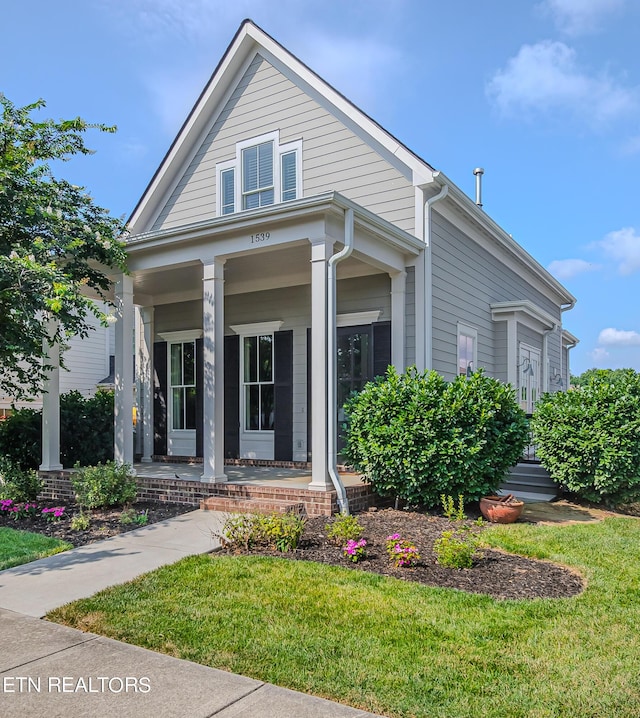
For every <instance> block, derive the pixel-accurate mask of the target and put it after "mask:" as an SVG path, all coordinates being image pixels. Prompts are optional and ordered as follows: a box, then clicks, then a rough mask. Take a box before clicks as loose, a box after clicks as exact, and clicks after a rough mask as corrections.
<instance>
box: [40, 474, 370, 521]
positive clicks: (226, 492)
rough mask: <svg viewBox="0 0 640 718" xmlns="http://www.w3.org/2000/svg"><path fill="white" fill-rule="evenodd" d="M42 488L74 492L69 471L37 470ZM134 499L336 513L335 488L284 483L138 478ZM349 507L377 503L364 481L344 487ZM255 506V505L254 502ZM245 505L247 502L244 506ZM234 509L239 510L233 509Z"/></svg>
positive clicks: (45, 496)
mask: <svg viewBox="0 0 640 718" xmlns="http://www.w3.org/2000/svg"><path fill="white" fill-rule="evenodd" d="M40 476H41V478H42V479H43V480H44V482H45V488H44V489H43V491H42V493H41V494H40V496H39V497H38V498H39V499H40V500H42V501H57V500H63V501H70V500H73V498H74V494H73V490H72V488H71V480H70V476H71V472H70V471H64V470H63V471H48V472H41V473H40ZM137 483H138V500H140V501H170V502H173V503H178V504H189V505H191V506H194V507H197V506H200V503H201V502H203V501H204V500H205V499H208V498H209V497H217V498H221V499H226V500H228V501H226V502H225V503H226V505H227V506H228V507H229V509H230V508H232V507H235V506H238V505H240V506H241V505H242V504H241V503H239V501H238V500H240V501H241V500H243V499H245V500H251V501H255V502H258V503H259V504H260V505H261V507H262V510H263V511H268V510H271V509H270V508H269V505H268V502H269V501H272V502H275V503H274V504H273V510H278V508H277V507H278V506H279V505H280V504H282V505H284V504H303V505H304V510H303V513H304V514H306V515H307V516H331V515H332V514H334V513H337V512H338V502H337V495H336V492H335V491H314V490H312V489H296V488H289V487H285V486H255V485H252V484H240V483H237V484H234V483H224V484H207V483H203V482H201V481H185V480H183V479H154V478H147V477H138V478H137ZM346 492H347V498H348V499H349V509H350V511H351V512H352V513H358V512H361V511H366V510H367V509H368V508H369V507H371V506H376V505H380V503H379V499H377V497H376V496H375V495H374V494H373V492H372V490H371V487H370V486H369V485H368V484H362V485H358V486H347V487H346ZM254 505H255V504H254ZM248 506H249V505H248ZM236 510H241V509H239V508H236Z"/></svg>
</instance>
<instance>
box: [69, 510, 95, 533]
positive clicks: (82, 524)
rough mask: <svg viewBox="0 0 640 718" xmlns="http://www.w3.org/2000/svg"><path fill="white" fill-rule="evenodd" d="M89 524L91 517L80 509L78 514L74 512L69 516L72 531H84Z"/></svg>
mask: <svg viewBox="0 0 640 718" xmlns="http://www.w3.org/2000/svg"><path fill="white" fill-rule="evenodd" d="M89 526H91V517H90V516H89V514H86V513H84V511H81V512H80V513H79V514H74V515H73V516H72V517H71V530H72V531H86V530H87V529H88V528H89Z"/></svg>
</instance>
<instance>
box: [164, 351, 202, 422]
mask: <svg viewBox="0 0 640 718" xmlns="http://www.w3.org/2000/svg"><path fill="white" fill-rule="evenodd" d="M169 347H170V374H169V376H170V380H171V428H172V429H178V430H179V429H195V428H196V343H195V341H187V342H175V343H173V344H170V345H169Z"/></svg>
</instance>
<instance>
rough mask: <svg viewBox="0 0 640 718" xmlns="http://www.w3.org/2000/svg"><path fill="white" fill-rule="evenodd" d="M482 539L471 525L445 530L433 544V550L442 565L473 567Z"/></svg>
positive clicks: (448, 566)
mask: <svg viewBox="0 0 640 718" xmlns="http://www.w3.org/2000/svg"><path fill="white" fill-rule="evenodd" d="M479 544H480V539H479V538H478V536H477V534H475V533H474V532H473V530H472V528H471V527H470V526H462V527H459V528H457V529H455V530H449V531H443V532H442V534H441V536H440V538H439V539H436V541H435V542H434V544H433V552H434V553H435V555H436V558H437V559H438V563H439V564H440V565H441V566H446V567H447V568H471V566H472V565H473V559H474V558H476V556H477V555H478V546H479Z"/></svg>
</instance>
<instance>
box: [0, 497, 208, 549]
mask: <svg viewBox="0 0 640 718" xmlns="http://www.w3.org/2000/svg"><path fill="white" fill-rule="evenodd" d="M50 506H64V507H65V511H64V515H63V516H62V517H61V518H60V519H59V520H58V521H53V522H47V520H46V519H45V518H43V517H42V515H39V516H36V517H35V518H30V517H27V518H22V519H18V520H17V521H15V520H14V519H13V518H12V516H11V514H10V513H9V512H7V511H0V526H6V527H7V528H12V529H17V530H19V531H31V532H33V533H38V534H44V535H45V536H52V537H54V538H57V539H60V540H62V541H68V542H69V543H70V544H71V545H72V546H74V547H78V546H85V545H86V544H89V543H93V542H94V541H101V540H103V539H107V538H111V537H112V536H117V535H118V534H121V533H125V532H126V531H132V530H133V529H137V528H140V526H139V525H138V524H135V523H129V524H122V523H120V518H121V516H122V511H123V509H122V508H121V507H119V508H110V509H93V510H92V511H89V512H88V513H89V515H90V519H91V523H90V525H89V528H88V529H86V530H81V531H76V530H74V529H72V528H71V518H72V517H73V516H74V515H75V514H78V513H80V507H79V506H77V505H76V504H72V503H69V504H66V503H63V502H59V503H52V502H38V508H39V509H40V508H44V507H50ZM132 508H133V509H134V510H135V511H136V512H137V513H139V512H142V511H147V512H148V521H147V523H148V524H153V523H156V522H158V521H164V519H170V518H172V517H173V516H179V515H180V514H184V513H186V512H187V511H193V510H194V509H195V508H196V507H195V506H189V505H188V504H172V503H164V502H157V503H155V502H149V501H138V502H136V503H135V504H133V506H132Z"/></svg>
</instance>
